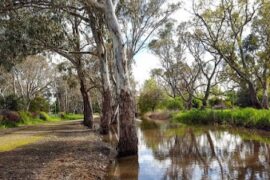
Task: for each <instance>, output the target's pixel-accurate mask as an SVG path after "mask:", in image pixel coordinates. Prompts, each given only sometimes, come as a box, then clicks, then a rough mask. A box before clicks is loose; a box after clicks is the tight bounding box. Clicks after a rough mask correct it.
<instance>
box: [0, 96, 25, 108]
mask: <svg viewBox="0 0 270 180" xmlns="http://www.w3.org/2000/svg"><path fill="white" fill-rule="evenodd" d="M0 109H8V110H11V111H19V110H22V109H23V101H22V100H21V98H19V97H17V96H15V95H14V94H12V95H9V96H7V97H5V98H3V97H1V98H0Z"/></svg>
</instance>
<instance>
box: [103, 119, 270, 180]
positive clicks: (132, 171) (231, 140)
mask: <svg viewBox="0 0 270 180" xmlns="http://www.w3.org/2000/svg"><path fill="white" fill-rule="evenodd" d="M138 136H139V153H138V157H131V158H128V159H121V160H119V161H118V162H115V164H114V165H112V166H111V167H110V173H109V177H108V179H147V180H148V179H270V139H269V137H270V134H269V133H264V134H263V135H262V134H260V133H259V132H253V133H251V132H249V131H246V130H239V129H237V130H232V129H216V128H207V127H197V128H194V127H192V128H187V127H178V128H176V127H168V126H167V125H166V124H163V125H157V124H153V123H149V122H143V123H142V124H141V125H140V126H139V127H138Z"/></svg>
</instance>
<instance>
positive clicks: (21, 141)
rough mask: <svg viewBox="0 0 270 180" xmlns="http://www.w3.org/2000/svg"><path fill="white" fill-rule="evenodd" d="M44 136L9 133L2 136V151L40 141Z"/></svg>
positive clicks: (0, 146)
mask: <svg viewBox="0 0 270 180" xmlns="http://www.w3.org/2000/svg"><path fill="white" fill-rule="evenodd" d="M42 138H43V137H42V136H29V135H7V136H2V137H0V152H5V151H11V150H14V149H16V148H19V147H22V146H25V145H28V144H32V143H35V142H37V141H40V140H41V139H42Z"/></svg>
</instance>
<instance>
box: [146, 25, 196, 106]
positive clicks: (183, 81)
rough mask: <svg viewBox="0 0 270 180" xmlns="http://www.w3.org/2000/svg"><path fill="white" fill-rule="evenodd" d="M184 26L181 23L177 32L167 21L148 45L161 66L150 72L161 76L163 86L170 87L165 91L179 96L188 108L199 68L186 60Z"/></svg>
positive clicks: (194, 89)
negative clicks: (157, 35) (156, 37)
mask: <svg viewBox="0 0 270 180" xmlns="http://www.w3.org/2000/svg"><path fill="white" fill-rule="evenodd" d="M186 27H187V26H186V24H182V26H181V29H182V30H179V29H178V32H177V31H176V29H175V27H174V26H173V23H171V22H169V23H167V24H166V25H165V27H164V29H161V30H160V31H159V37H158V39H155V40H153V41H152V42H151V43H150V45H149V47H150V49H151V51H152V52H153V53H154V54H155V55H157V56H158V57H159V59H160V62H161V67H162V68H161V69H159V70H155V72H154V71H152V72H154V73H155V74H154V75H155V76H158V77H160V78H162V80H163V81H164V82H165V85H164V86H168V87H170V90H169V91H167V92H169V95H170V94H171V96H172V97H173V98H175V97H177V96H180V97H181V98H182V99H183V100H184V101H185V103H186V107H187V108H188V109H190V108H192V100H193V98H194V97H195V92H196V89H198V87H199V86H200V85H199V84H198V83H197V82H198V79H199V77H200V71H201V70H200V68H199V66H198V65H197V64H196V63H194V62H193V63H192V62H191V61H190V62H188V59H187V57H186V52H187V44H186V43H185V42H184V41H183V37H182V36H183V34H181V33H183V30H184V29H186ZM180 31H181V33H180ZM178 36H179V37H178ZM175 39H178V40H177V41H176V40H175ZM189 60H190V59H189Z"/></svg>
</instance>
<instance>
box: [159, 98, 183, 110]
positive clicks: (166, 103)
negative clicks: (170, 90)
mask: <svg viewBox="0 0 270 180" xmlns="http://www.w3.org/2000/svg"><path fill="white" fill-rule="evenodd" d="M160 106H161V107H162V108H165V109H167V110H183V109H184V105H183V101H182V99H181V98H180V97H176V98H171V97H167V98H165V99H164V100H163V102H162V103H161V105H160Z"/></svg>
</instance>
